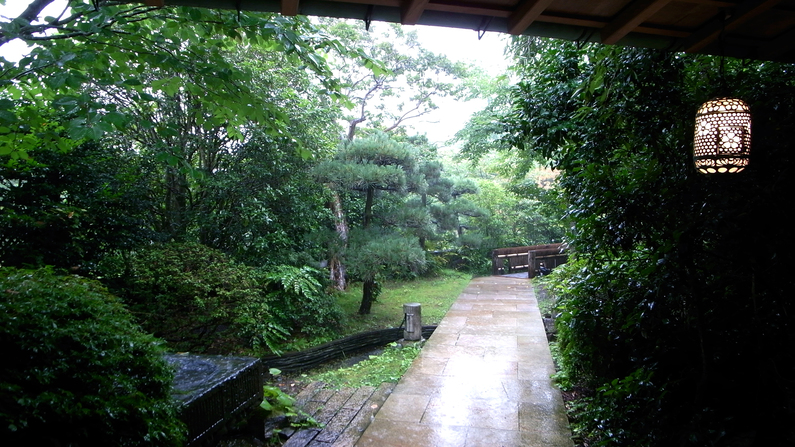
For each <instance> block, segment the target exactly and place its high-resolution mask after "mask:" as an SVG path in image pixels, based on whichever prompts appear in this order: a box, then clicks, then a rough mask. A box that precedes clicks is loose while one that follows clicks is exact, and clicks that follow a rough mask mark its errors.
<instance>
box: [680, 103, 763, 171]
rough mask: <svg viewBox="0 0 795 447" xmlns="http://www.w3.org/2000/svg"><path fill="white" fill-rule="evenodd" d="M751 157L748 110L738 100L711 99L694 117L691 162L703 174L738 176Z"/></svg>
mask: <svg viewBox="0 0 795 447" xmlns="http://www.w3.org/2000/svg"><path fill="white" fill-rule="evenodd" d="M750 157H751V109H750V107H748V104H746V102H745V101H743V100H741V99H738V98H731V97H719V98H713V99H710V100H709V101H707V102H705V103H704V104H702V105H701V107H700V108H699V109H698V112H697V113H696V128H695V135H694V140H693V162H694V164H695V166H696V169H697V170H698V171H699V172H700V173H702V174H723V173H732V174H734V173H738V172H742V171H743V170H745V168H746V167H748V164H749V163H750Z"/></svg>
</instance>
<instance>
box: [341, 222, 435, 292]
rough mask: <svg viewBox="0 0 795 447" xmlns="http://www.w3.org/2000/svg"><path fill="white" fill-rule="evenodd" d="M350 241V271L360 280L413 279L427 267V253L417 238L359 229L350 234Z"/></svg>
mask: <svg viewBox="0 0 795 447" xmlns="http://www.w3.org/2000/svg"><path fill="white" fill-rule="evenodd" d="M351 244H352V248H351V251H350V253H349V254H348V261H349V262H350V268H349V272H350V274H351V276H352V277H353V278H356V279H358V280H361V281H369V280H379V279H386V278H388V279H413V278H416V277H417V276H418V275H419V274H420V273H422V272H423V269H424V267H425V252H424V251H423V250H422V248H420V246H419V244H418V243H417V239H416V238H414V237H410V236H409V237H406V236H399V235H394V234H388V233H383V232H381V231H375V230H370V231H357V232H353V234H352V235H351Z"/></svg>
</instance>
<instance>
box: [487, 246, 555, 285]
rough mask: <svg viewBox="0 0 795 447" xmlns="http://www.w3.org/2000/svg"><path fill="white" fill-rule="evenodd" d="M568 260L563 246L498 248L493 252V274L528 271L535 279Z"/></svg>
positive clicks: (529, 276)
mask: <svg viewBox="0 0 795 447" xmlns="http://www.w3.org/2000/svg"><path fill="white" fill-rule="evenodd" d="M567 259H568V255H567V254H566V253H565V249H564V247H563V245H562V244H546V245H531V246H526V247H508V248H497V249H495V250H493V251H492V252H491V274H492V275H506V274H509V273H517V272H522V271H527V277H528V278H534V277H536V276H538V275H539V273H540V272H541V271H542V270H543V269H542V267H543V268H544V269H549V270H552V269H554V268H555V267H557V266H559V265H560V264H563V263H565V262H566V260H567Z"/></svg>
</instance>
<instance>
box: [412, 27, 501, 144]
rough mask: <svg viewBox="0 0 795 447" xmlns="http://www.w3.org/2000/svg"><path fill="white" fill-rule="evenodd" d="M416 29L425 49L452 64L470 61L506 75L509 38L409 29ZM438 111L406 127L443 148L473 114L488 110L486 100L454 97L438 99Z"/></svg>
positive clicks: (475, 32)
mask: <svg viewBox="0 0 795 447" xmlns="http://www.w3.org/2000/svg"><path fill="white" fill-rule="evenodd" d="M406 29H408V30H416V31H417V34H418V35H419V41H420V43H421V44H422V46H423V47H424V48H425V49H427V50H429V51H432V52H434V53H437V54H444V55H446V56H447V57H448V58H449V59H450V60H452V61H460V62H469V63H472V64H474V65H477V66H479V67H481V68H483V69H484V70H485V71H486V72H487V73H488V74H490V75H492V76H498V75H500V74H502V73H505V71H506V69H507V67H508V61H507V59H506V58H505V55H504V53H505V45H506V42H507V39H508V38H507V37H506V36H505V35H504V34H499V33H486V34H485V35H483V37H482V38H481V39H478V33H477V31H475V30H464V29H459V28H442V27H434V26H419V25H418V26H413V27H406ZM436 105H437V106H439V108H438V109H436V110H434V111H433V112H431V113H429V114H428V115H425V116H423V117H421V118H418V119H416V120H411V121H409V122H408V123H407V124H406V125H407V126H409V127H411V128H413V129H414V130H415V131H416V132H417V133H420V134H423V133H424V134H425V135H427V136H428V140H430V142H431V143H436V144H437V145H439V146H444V145H445V142H446V141H448V140H450V139H451V138H452V137H453V135H455V133H456V132H458V131H459V130H461V129H462V128H463V127H464V125H465V124H466V122H467V121H468V120H469V118H470V117H471V116H472V114H473V113H475V112H477V111H479V110H482V109H483V108H484V107H486V105H487V102H486V100H482V99H477V100H472V101H466V102H465V101H456V100H454V99H451V98H440V99H437V100H436Z"/></svg>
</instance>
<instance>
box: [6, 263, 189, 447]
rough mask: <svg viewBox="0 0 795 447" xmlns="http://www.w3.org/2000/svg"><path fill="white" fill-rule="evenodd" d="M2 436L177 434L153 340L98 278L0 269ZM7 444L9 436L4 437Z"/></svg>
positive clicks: (159, 437)
mask: <svg viewBox="0 0 795 447" xmlns="http://www.w3.org/2000/svg"><path fill="white" fill-rule="evenodd" d="M0 295H2V299H0V327H2V332H0V344H2V346H3V353H4V355H3V365H4V366H3V368H2V370H0V371H1V372H0V390H1V391H2V392H0V420H1V421H2V422H1V423H2V433H3V434H2V438H3V442H4V443H6V442H10V443H11V444H12V445H34V444H36V443H37V442H42V441H44V438H45V437H46V436H49V437H51V438H50V440H51V441H54V440H55V438H57V441H58V442H60V443H61V445H66V446H78V445H108V446H110V445H114V446H136V445H140V446H144V445H146V446H168V445H179V444H180V443H181V440H182V439H183V437H184V434H183V431H182V426H181V424H180V422H179V420H178V419H177V417H176V412H175V408H174V406H173V403H172V401H171V397H170V385H171V380H172V372H171V370H170V369H169V367H168V365H167V363H166V362H165V360H163V358H162V357H161V350H160V348H159V347H158V344H157V340H156V339H155V338H153V337H151V336H149V335H145V334H144V333H142V332H141V331H140V329H139V328H138V327H137V326H135V325H134V324H133V323H132V318H131V316H130V314H129V313H128V312H127V310H126V309H124V307H123V306H122V304H121V303H120V302H119V301H118V300H117V299H116V298H115V297H114V296H112V295H110V294H109V293H108V292H107V291H106V290H105V289H104V288H103V287H102V286H100V285H99V284H98V283H97V282H94V281H89V280H85V279H81V278H78V277H75V276H68V277H58V276H55V275H53V274H52V272H50V271H48V270H17V269H12V268H2V269H0ZM4 445H8V444H4Z"/></svg>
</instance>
